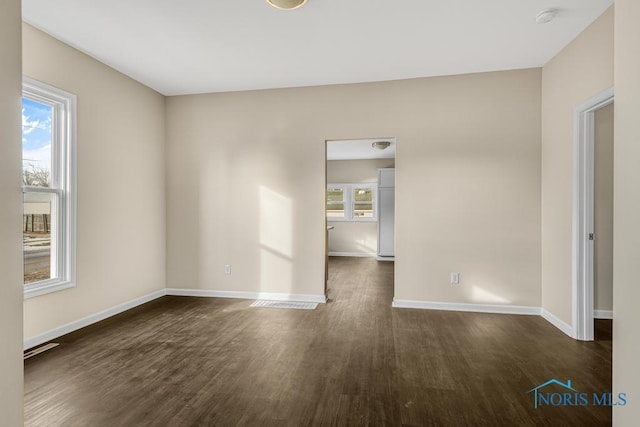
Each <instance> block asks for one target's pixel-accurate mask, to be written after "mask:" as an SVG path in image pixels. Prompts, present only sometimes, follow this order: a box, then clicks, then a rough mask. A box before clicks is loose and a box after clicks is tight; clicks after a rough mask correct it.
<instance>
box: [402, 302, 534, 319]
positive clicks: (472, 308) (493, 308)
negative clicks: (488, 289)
mask: <svg viewBox="0 0 640 427" xmlns="http://www.w3.org/2000/svg"><path fill="white" fill-rule="evenodd" d="M391 306H392V307H396V308H417V309H424V310H447V311H469V312H476V313H498V314H526V315H540V307H526V306H518V305H491V304H466V303H450V302H434V301H412V300H399V299H395V298H394V300H393V303H392V304H391Z"/></svg>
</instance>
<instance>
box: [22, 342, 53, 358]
mask: <svg viewBox="0 0 640 427" xmlns="http://www.w3.org/2000/svg"><path fill="white" fill-rule="evenodd" d="M59 345H60V344H58V343H57V342H50V343H49V344H45V345H43V346H40V347H36V348H32V349H31V350H29V351H25V352H24V358H25V360H26V359H28V358H30V357H33V356H35V355H37V354H40V353H44V352H45V351H47V350H51V349H52V348H54V347H57V346H59Z"/></svg>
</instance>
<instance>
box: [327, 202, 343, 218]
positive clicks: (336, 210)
mask: <svg viewBox="0 0 640 427" xmlns="http://www.w3.org/2000/svg"><path fill="white" fill-rule="evenodd" d="M327 217H328V218H344V203H327Z"/></svg>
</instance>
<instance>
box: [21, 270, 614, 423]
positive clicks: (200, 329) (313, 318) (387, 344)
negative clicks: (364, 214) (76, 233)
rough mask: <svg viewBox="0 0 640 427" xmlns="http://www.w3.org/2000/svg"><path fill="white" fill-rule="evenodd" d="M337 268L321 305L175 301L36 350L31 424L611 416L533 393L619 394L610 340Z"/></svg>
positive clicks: (29, 381)
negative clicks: (565, 387)
mask: <svg viewBox="0 0 640 427" xmlns="http://www.w3.org/2000/svg"><path fill="white" fill-rule="evenodd" d="M329 274H330V281H329V288H330V290H329V296H330V301H329V303H328V304H326V305H320V306H319V307H318V309H316V310H291V309H273V308H250V307H249V304H250V303H251V301H246V300H230V299H213V298H191V297H164V298H161V299H159V300H156V301H154V302H151V303H149V304H146V305H144V306H142V307H138V308H136V309H133V310H130V311H128V312H126V313H123V314H122V315H119V316H116V317H114V318H111V319H109V320H107V321H104V322H101V323H98V324H96V325H93V326H90V327H88V328H85V329H83V330H81V331H78V332H75V333H72V334H69V335H67V336H64V337H62V338H60V339H59V340H56V342H59V343H61V345H60V346H58V347H56V348H54V349H52V350H49V351H47V352H45V353H43V354H40V355H38V356H35V357H33V358H30V359H28V360H27V361H25V423H26V425H28V426H47V427H49V426H65V427H69V426H110V427H111V426H147V425H149V426H151V425H152V426H214V425H252V426H267V425H272V426H282V425H291V426H304V425H429V426H464V425H471V426H475V425H487V426H520V425H522V426H534V425H543V426H545V425H548V426H572V425H574V426H591V425H594V426H595V425H610V424H611V409H610V407H594V406H585V407H582V406H574V407H571V406H567V407H552V406H543V407H540V408H538V409H534V401H533V395H532V394H528V393H527V392H528V391H529V390H530V389H532V388H533V387H535V386H537V385H539V384H541V383H544V382H546V381H547V380H549V379H551V378H556V379H558V380H559V381H562V382H565V381H566V380H569V379H570V380H572V386H573V387H574V388H575V389H577V390H579V391H580V392H588V393H592V392H599V393H600V392H605V391H610V390H611V340H610V336H609V340H606V339H602V340H599V341H594V342H578V341H574V340H572V339H570V338H568V337H566V336H565V335H564V334H563V333H562V332H560V331H558V330H557V329H555V328H554V327H553V326H551V325H550V324H548V323H547V322H546V321H545V320H544V319H542V318H541V317H537V316H511V315H498V314H476V313H457V312H445V311H429V310H408V309H392V308H391V301H392V297H393V263H385V262H380V263H378V262H376V261H375V260H373V259H354V258H332V259H331V261H330V273H329ZM600 336H603V334H600ZM551 387H552V388H553V387H557V386H551ZM554 391H558V392H562V390H557V389H556V390H554Z"/></svg>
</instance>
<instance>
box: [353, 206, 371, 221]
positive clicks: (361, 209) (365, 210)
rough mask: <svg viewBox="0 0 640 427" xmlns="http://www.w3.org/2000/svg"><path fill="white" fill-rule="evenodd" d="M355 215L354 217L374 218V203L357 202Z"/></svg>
mask: <svg viewBox="0 0 640 427" xmlns="http://www.w3.org/2000/svg"><path fill="white" fill-rule="evenodd" d="M353 216H354V218H373V203H355V204H354V205H353Z"/></svg>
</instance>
